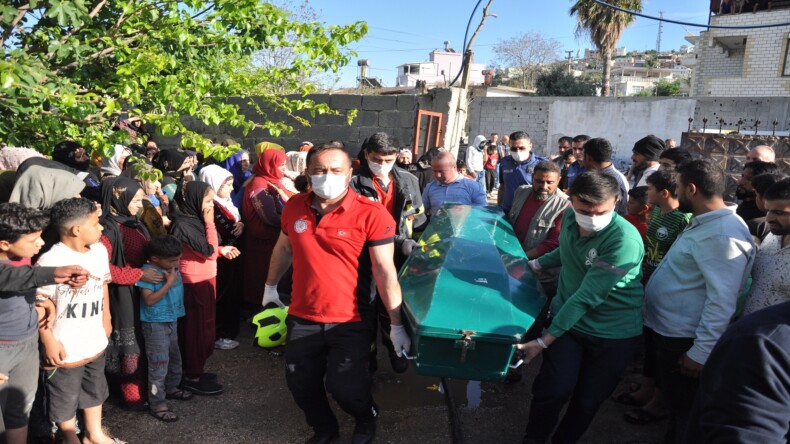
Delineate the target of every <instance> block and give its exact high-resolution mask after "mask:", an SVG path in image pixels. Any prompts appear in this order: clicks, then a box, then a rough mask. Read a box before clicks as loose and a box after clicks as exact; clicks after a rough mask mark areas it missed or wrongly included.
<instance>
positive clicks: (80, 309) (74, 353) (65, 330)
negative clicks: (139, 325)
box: [38, 197, 115, 444]
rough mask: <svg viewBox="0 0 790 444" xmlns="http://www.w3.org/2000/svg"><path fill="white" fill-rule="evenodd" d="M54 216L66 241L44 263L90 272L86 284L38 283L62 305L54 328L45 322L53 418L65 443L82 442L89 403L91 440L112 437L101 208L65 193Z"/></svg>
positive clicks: (43, 332)
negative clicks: (80, 424) (104, 420)
mask: <svg viewBox="0 0 790 444" xmlns="http://www.w3.org/2000/svg"><path fill="white" fill-rule="evenodd" d="M51 219H52V225H53V226H54V227H55V228H56V229H57V230H58V234H59V235H60V242H58V243H57V244H55V245H54V246H52V248H51V249H50V250H49V251H48V252H47V253H44V254H43V255H42V256H41V258H40V259H39V261H38V265H40V266H52V265H60V264H64V263H77V264H79V265H81V266H83V267H84V268H85V269H86V270H88V272H89V273H90V276H89V278H88V281H87V282H86V284H85V285H84V286H83V287H82V288H80V289H72V288H71V287H69V286H67V285H63V284H57V285H47V286H44V287H40V288H39V289H38V294H39V295H41V296H44V297H46V298H49V299H50V300H52V301H53V302H54V303H55V308H56V318H55V322H54V323H53V325H52V328H46V327H45V328H39V334H40V335H41V342H42V344H43V346H44V359H45V360H46V363H47V364H48V365H49V366H51V367H53V368H52V370H50V371H48V373H47V390H48V393H49V400H48V406H49V419H50V420H51V421H53V422H55V423H56V424H57V425H58V427H59V428H60V430H61V433H62V434H63V442H64V443H67V444H79V443H80V440H79V438H78V437H77V432H76V428H75V425H76V414H77V409H83V410H84V413H85V441H86V442H90V443H103V444H104V443H112V442H115V441H114V440H113V438H110V437H108V436H107V435H105V434H104V431H103V430H102V426H101V415H102V404H103V403H104V400H105V399H107V396H108V390H107V379H106V378H105V376H104V349H105V348H107V338H108V336H109V335H110V331H111V326H110V310H109V293H108V289H107V285H108V284H109V281H110V264H109V260H108V259H107V258H108V254H107V249H106V248H104V246H103V245H102V244H101V243H100V242H99V239H100V238H101V233H102V226H101V224H100V223H99V209H98V207H97V206H96V204H95V203H93V202H91V201H90V200H88V199H85V198H81V197H79V198H72V199H64V200H62V201H60V202H58V203H56V204H55V205H54V206H53V207H52V210H51Z"/></svg>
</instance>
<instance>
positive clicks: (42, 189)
mask: <svg viewBox="0 0 790 444" xmlns="http://www.w3.org/2000/svg"><path fill="white" fill-rule="evenodd" d="M33 160H44V161H47V162H52V161H51V160H49V159H39V158H38V157H35V158H31V159H28V160H27V161H25V162H23V164H22V165H23V166H25V164H26V163H27V162H30V161H33ZM84 188H85V184H84V183H83V182H82V181H81V180H80V179H79V177H77V176H75V175H74V174H71V173H69V172H67V171H62V170H59V169H50V168H45V167H42V166H38V165H33V166H30V167H27V166H26V167H25V168H24V169H20V170H17V173H16V183H15V184H14V188H13V189H12V190H11V196H10V198H9V199H8V201H9V202H12V203H19V204H22V205H24V206H26V207H28V208H38V209H41V210H46V209H48V208H51V207H52V206H53V205H55V204H56V203H57V202H60V201H61V200H63V199H70V198H72V197H79V195H80V192H82V190H83V189H84ZM41 238H42V239H43V240H44V246H43V247H41V250H40V251H39V253H38V254H36V256H34V257H33V262H35V261H36V260H37V259H38V257H39V256H40V255H42V254H44V253H46V252H47V251H49V249H50V247H52V246H53V245H55V244H56V243H58V241H60V235H59V234H58V230H57V229H56V228H55V227H53V226H52V225H48V226H47V227H46V228H45V229H44V231H43V233H41Z"/></svg>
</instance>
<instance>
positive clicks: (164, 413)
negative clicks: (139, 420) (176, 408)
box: [150, 409, 178, 422]
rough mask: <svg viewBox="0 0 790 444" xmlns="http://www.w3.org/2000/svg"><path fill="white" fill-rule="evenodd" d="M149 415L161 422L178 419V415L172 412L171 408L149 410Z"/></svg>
mask: <svg viewBox="0 0 790 444" xmlns="http://www.w3.org/2000/svg"><path fill="white" fill-rule="evenodd" d="M150 413H151V416H153V417H154V418H156V419H158V420H160V421H162V422H176V421H178V415H176V414H175V413H173V411H172V410H169V409H168V410H151V412H150Z"/></svg>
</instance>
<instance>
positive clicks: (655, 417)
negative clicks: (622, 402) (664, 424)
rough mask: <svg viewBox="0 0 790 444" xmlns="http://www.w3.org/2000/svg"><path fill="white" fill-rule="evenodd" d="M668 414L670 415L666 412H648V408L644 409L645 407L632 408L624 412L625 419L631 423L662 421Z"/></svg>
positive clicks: (641, 423)
mask: <svg viewBox="0 0 790 444" xmlns="http://www.w3.org/2000/svg"><path fill="white" fill-rule="evenodd" d="M667 416H669V415H667V414H666V413H658V414H656V413H651V412H648V411H647V410H643V409H631V410H629V411H627V412H625V413H624V414H623V419H624V420H625V421H626V422H630V423H631V424H636V425H647V424H652V423H654V422H658V421H661V420H662V419H664V418H666V417H667Z"/></svg>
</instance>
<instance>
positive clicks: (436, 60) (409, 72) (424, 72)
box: [396, 47, 486, 86]
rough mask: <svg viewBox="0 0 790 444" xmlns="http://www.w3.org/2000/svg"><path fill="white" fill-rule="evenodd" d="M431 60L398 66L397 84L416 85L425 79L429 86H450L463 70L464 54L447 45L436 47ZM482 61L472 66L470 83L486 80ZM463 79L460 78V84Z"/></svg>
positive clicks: (476, 83) (431, 53)
mask: <svg viewBox="0 0 790 444" xmlns="http://www.w3.org/2000/svg"><path fill="white" fill-rule="evenodd" d="M428 57H429V61H427V62H415V63H404V64H403V65H400V66H398V77H397V80H396V85H397V86H416V85H417V81H418V80H424V81H425V82H426V83H427V84H428V85H429V86H431V85H433V86H449V85H450V82H452V81H453V79H455V76H457V75H458V72H459V71H460V70H461V65H462V62H463V54H461V53H459V52H455V51H454V50H453V49H451V48H447V47H445V50H444V51H440V50H438V49H434V50H433V51H431V52H430V53H429V54H428ZM484 69H486V66H485V65H484V64H482V63H472V65H471V67H470V75H469V85H482V84H483V82H484V81H485V76H484V75H483V70H484ZM460 81H461V79H460V78H459V79H458V82H459V83H456V85H459V84H460Z"/></svg>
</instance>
